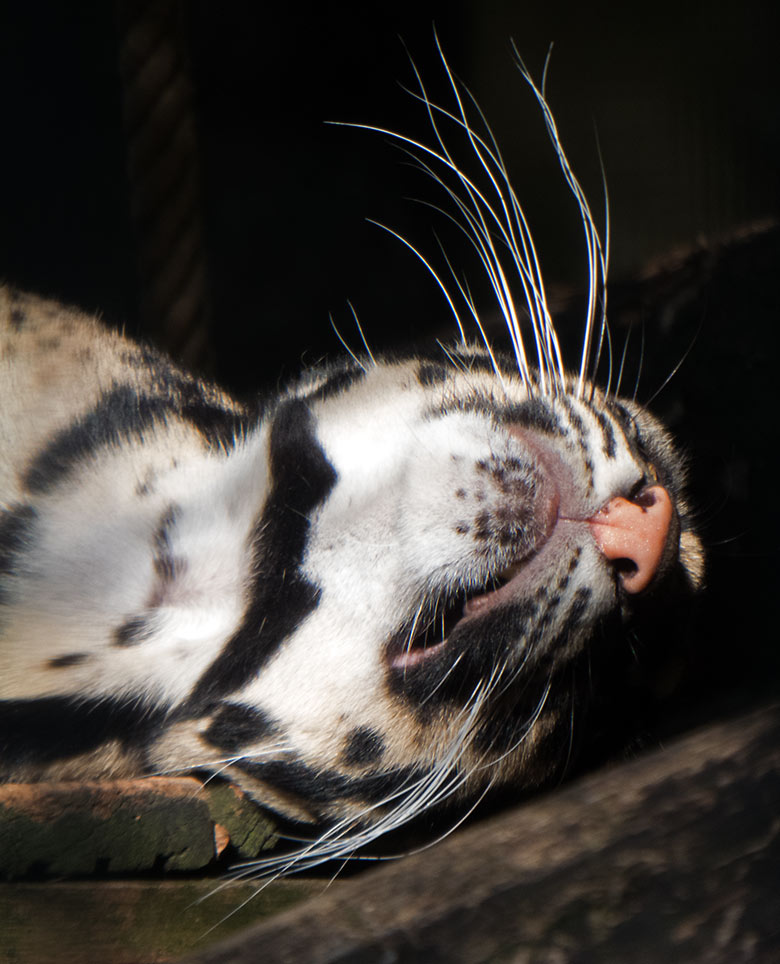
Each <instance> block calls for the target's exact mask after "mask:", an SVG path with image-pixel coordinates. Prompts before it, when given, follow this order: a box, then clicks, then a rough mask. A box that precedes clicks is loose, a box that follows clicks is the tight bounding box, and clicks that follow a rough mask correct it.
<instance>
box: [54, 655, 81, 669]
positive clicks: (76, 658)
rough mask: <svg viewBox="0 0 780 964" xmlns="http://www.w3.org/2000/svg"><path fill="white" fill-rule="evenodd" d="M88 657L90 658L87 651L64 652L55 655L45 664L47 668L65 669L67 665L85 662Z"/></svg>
mask: <svg viewBox="0 0 780 964" xmlns="http://www.w3.org/2000/svg"><path fill="white" fill-rule="evenodd" d="M88 659H90V655H89V653H66V654H65V655H64V656H55V657H54V659H50V660H49V661H48V662H47V663H46V666H47V667H48V668H49V669H66V668H67V667H68V666H78V665H79V663H86V661H87V660H88Z"/></svg>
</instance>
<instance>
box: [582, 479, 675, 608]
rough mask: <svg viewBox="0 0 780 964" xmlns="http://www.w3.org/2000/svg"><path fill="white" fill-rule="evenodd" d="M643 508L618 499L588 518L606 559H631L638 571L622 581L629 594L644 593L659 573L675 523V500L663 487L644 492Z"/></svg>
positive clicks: (622, 574)
mask: <svg viewBox="0 0 780 964" xmlns="http://www.w3.org/2000/svg"><path fill="white" fill-rule="evenodd" d="M642 502H643V503H644V504H643V505H640V504H639V503H637V502H630V501H629V500H628V499H623V498H615V499H610V501H609V502H608V503H607V504H606V505H605V506H604V508H603V509H601V510H600V511H599V512H597V513H596V514H595V515H594V516H591V518H590V519H588V524H589V525H590V529H591V532H592V533H593V538H594V539H595V540H596V545H597V546H598V547H599V549H601V551H602V552H603V553H604V555H605V556H606V557H607V559H610V560H613V561H614V560H617V559H628V560H629V561H630V562H632V563H633V564H634V565H635V566H636V569H635V570H634V571H632V572H623V573H621V574H620V578H621V579H622V581H623V585H624V587H625V589H626V592H632V593H633V592H642V590H643V589H645V588H646V587H647V586H648V585H649V583H650V581H651V580H652V578H653V576H654V575H655V574H656V572H657V571H658V566H659V565H660V563H661V558H662V556H663V553H664V547H665V546H666V539H667V536H668V534H669V524H670V523H671V521H672V514H673V509H672V500H671V499H670V497H669V493H668V492H667V491H666V489H665V488H664V487H663V486H662V485H654V486H652V487H651V488H649V489H645V490H644V492H643V493H642Z"/></svg>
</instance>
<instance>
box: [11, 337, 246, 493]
mask: <svg viewBox="0 0 780 964" xmlns="http://www.w3.org/2000/svg"><path fill="white" fill-rule="evenodd" d="M147 351H149V352H151V350H150V349H149V350H147ZM133 357H134V358H136V357H140V358H142V359H143V358H144V357H145V353H144V352H143V351H141V352H139V353H133ZM150 357H151V358H152V360H155V359H156V360H158V361H159V360H160V359H161V358H162V356H158V355H157V353H156V352H151V356H150ZM152 374H153V376H154V389H153V393H148V392H139V391H138V390H136V389H135V388H133V387H132V386H130V385H119V386H116V387H114V388H112V389H111V390H110V391H107V392H105V393H104V394H103V396H102V397H101V399H100V401H99V402H98V403H97V405H95V407H94V408H93V409H92V410H91V411H89V412H87V413H85V414H84V415H82V416H81V418H79V419H77V420H76V421H75V422H73V423H71V424H70V425H69V426H68V427H67V428H64V429H62V430H61V431H60V432H58V433H57V434H56V435H55V437H54V438H53V439H52V440H51V442H49V444H48V445H46V446H45V448H43V449H42V450H41V451H40V452H39V453H38V455H37V456H36V457H35V458H34V459H33V460H32V462H31V464H30V465H29V466H28V468H27V471H26V473H25V476H24V483H25V485H26V486H27V488H28V489H29V490H30V491H31V492H35V493H45V492H48V491H50V490H51V489H52V488H54V486H56V485H57V484H58V483H59V482H60V481H62V479H64V478H66V477H67V476H68V475H69V474H70V473H71V472H72V471H73V470H74V469H75V468H76V467H77V466H78V465H79V464H81V463H83V462H84V461H85V459H86V458H88V457H89V456H93V455H94V454H95V453H96V452H98V451H100V449H104V448H110V447H113V446H119V445H121V444H122V443H123V442H126V441H128V440H130V439H136V438H143V436H144V435H145V434H146V433H147V432H149V431H150V430H151V429H152V428H153V427H154V426H155V425H156V424H160V423H164V422H165V421H166V420H169V419H170V418H172V417H174V416H179V417H181V418H182V419H184V420H185V421H188V422H190V423H191V424H192V425H193V426H194V427H195V428H196V429H197V431H198V432H199V434H200V435H201V436H202V438H203V439H204V441H205V442H206V444H207V445H209V446H210V447H211V448H213V449H218V450H226V449H228V448H230V447H232V446H233V445H234V444H235V442H236V439H238V438H240V437H242V436H243V435H245V434H246V432H247V431H248V426H249V422H250V418H249V416H248V415H247V414H245V413H242V412H236V411H234V410H232V409H230V408H226V407H225V406H224V405H223V404H221V403H220V402H218V401H217V400H216V399H215V398H213V397H211V396H212V395H213V392H210V391H209V389H208V386H203V385H200V384H199V383H198V382H197V381H196V380H195V379H193V378H190V377H188V376H186V375H184V374H183V373H181V372H179V371H177V370H176V369H174V368H172V367H170V366H166V367H163V366H162V363H160V364H158V366H157V368H156V369H155V370H154V371H153V372H152Z"/></svg>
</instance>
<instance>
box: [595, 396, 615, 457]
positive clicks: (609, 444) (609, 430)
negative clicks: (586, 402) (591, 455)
mask: <svg viewBox="0 0 780 964" xmlns="http://www.w3.org/2000/svg"><path fill="white" fill-rule="evenodd" d="M592 412H593V415H594V417H595V419H596V421H597V422H598V424H599V427H600V428H601V434H602V435H603V436H604V445H603V448H602V451H603V453H604V455H605V456H606V457H607V458H608V459H614V457H615V454H616V453H617V442H616V440H615V430H614V429H613V427H612V423H611V422H610V420H609V419H608V418H607V416H606V415H605V414H604V412H602V411H601V410H600V409H598V408H594V409H592Z"/></svg>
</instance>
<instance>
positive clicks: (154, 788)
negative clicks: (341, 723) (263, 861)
mask: <svg viewBox="0 0 780 964" xmlns="http://www.w3.org/2000/svg"><path fill="white" fill-rule="evenodd" d="M274 839H275V838H274V825H273V822H272V821H271V818H270V817H269V816H268V815H267V814H266V812H265V811H262V810H260V809H259V808H258V807H257V806H255V805H254V804H252V803H251V802H250V801H249V800H247V799H246V798H245V797H244V796H243V795H242V794H241V793H240V792H239V791H237V790H235V789H234V788H232V787H229V786H227V785H225V784H219V783H211V784H209V785H208V786H206V787H204V786H203V784H201V783H200V782H199V781H197V780H195V779H193V778H191V777H180V778H168V777H151V778H148V779H142V780H114V781H106V782H94V783H51V784H47V783H37V784H17V785H15V784H5V785H0V879H3V878H5V879H13V878H16V877H24V876H28V875H30V874H31V873H32V874H35V875H38V876H49V877H52V876H62V877H72V876H77V875H85V874H94V873H111V874H123V873H136V872H142V871H149V870H176V871H194V870H200V869H202V868H204V867H206V866H207V865H208V864H209V863H210V862H211V861H213V860H214V858H215V857H216V856H218V854H219V853H221V851H222V850H223V849H224V848H225V847H226V846H227V845H228V843H230V844H231V846H232V853H233V854H234V855H235V857H236V859H238V858H245V859H251V858H253V857H256V856H257V854H258V853H259V852H260V851H261V850H262V849H263V848H264V847H267V846H270V845H271V844H272V843H273V841H274Z"/></svg>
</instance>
